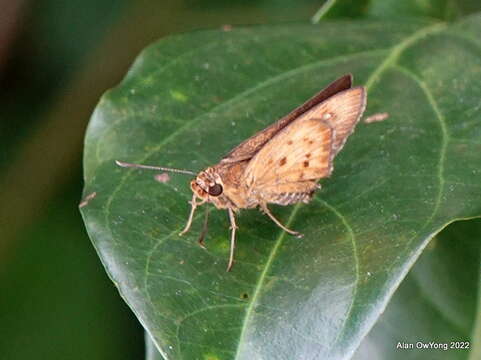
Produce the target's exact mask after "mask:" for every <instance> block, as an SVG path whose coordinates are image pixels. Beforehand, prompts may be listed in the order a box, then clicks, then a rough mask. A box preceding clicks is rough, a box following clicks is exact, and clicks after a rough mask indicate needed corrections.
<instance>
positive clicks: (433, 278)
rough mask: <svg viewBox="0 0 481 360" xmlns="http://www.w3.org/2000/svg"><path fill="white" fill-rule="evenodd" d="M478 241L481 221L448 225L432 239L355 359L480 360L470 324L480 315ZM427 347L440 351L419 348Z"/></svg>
mask: <svg viewBox="0 0 481 360" xmlns="http://www.w3.org/2000/svg"><path fill="white" fill-rule="evenodd" d="M480 237H481V221H480V220H476V221H474V220H473V221H462V222H458V223H455V224H453V225H450V226H449V227H448V228H447V229H446V230H444V231H443V232H442V233H441V234H440V235H439V236H437V237H436V238H435V239H433V240H432V241H431V242H430V243H429V245H428V246H427V248H426V250H425V251H424V253H423V254H422V256H421V257H420V258H419V260H418V261H417V262H416V265H415V266H414V267H413V268H412V269H411V271H410V272H409V274H408V276H407V277H406V279H405V280H404V281H403V282H402V284H401V286H400V287H399V289H398V290H397V291H396V293H395V294H394V296H393V298H392V299H391V301H390V302H389V305H388V307H387V309H386V311H385V312H384V314H383V315H382V316H381V318H380V319H379V321H378V322H377V323H376V325H375V326H374V328H373V329H372V330H371V332H370V333H369V335H368V336H367V337H366V338H365V339H364V340H363V342H362V344H361V346H360V347H359V349H358V350H357V352H356V355H355V356H354V359H355V360H363V359H366V360H367V359H369V360H372V359H392V360H397V359H403V360H404V359H425V358H426V357H428V356H430V357H433V358H435V359H436V360H443V359H446V360H457V359H468V358H469V359H479V355H480V353H479V351H480V348H479V345H480V344H479V341H480V340H481V336H480V335H481V334H480V333H477V334H476V333H475V332H474V331H475V330H474V329H475V328H476V324H475V323H474V321H475V319H476V311H478V312H480V310H481V297H480V298H477V293H478V291H479V285H480V282H479V281H480V271H479V270H480V268H481V242H480V241H479V239H480ZM480 326H481V318H479V319H478V324H477V327H478V329H481V328H480ZM478 331H479V330H478ZM476 339H477V341H478V343H476ZM430 342H434V343H436V344H441V345H437V346H438V348H437V349H425V348H423V347H422V345H425V344H427V345H428V346H429V345H430ZM452 342H454V343H453V344H452ZM419 343H421V344H419ZM410 344H412V346H413V348H412V349H411V348H409V346H410ZM433 346H434V345H433ZM476 351H477V355H476ZM374 354H376V356H374Z"/></svg>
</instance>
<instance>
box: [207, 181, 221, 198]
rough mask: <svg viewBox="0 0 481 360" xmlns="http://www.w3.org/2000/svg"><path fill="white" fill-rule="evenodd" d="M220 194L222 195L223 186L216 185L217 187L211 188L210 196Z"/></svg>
mask: <svg viewBox="0 0 481 360" xmlns="http://www.w3.org/2000/svg"><path fill="white" fill-rule="evenodd" d="M220 194H222V185H221V184H215V185H213V186H211V187H209V195H212V196H219V195H220Z"/></svg>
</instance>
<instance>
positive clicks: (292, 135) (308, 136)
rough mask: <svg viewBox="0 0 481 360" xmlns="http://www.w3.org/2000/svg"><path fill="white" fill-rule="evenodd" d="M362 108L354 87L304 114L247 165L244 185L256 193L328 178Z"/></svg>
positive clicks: (360, 96)
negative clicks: (285, 185) (334, 160)
mask: <svg viewBox="0 0 481 360" xmlns="http://www.w3.org/2000/svg"><path fill="white" fill-rule="evenodd" d="M364 107H365V91H364V89H363V88H362V87H357V88H352V89H349V90H345V91H342V92H340V93H338V94H336V95H334V96H332V97H330V98H329V99H327V100H325V101H324V102H322V103H320V104H318V105H316V106H315V107H313V108H312V109H310V110H308V111H306V112H305V113H304V114H302V115H301V116H299V117H298V118H297V119H296V120H294V121H293V122H292V123H291V124H289V125H288V126H286V127H285V128H283V129H282V130H281V131H279V132H278V133H277V134H276V135H275V136H274V137H273V138H272V139H271V140H270V141H269V142H267V143H266V144H265V145H264V146H263V147H262V148H261V149H260V150H259V151H258V152H257V154H256V155H254V157H253V158H252V159H251V160H250V161H249V164H248V165H247V167H246V170H245V173H244V179H245V181H246V184H247V185H248V186H249V187H250V188H252V189H254V188H255V189H257V190H258V191H259V190H262V188H263V187H269V188H272V186H273V185H279V184H286V183H294V182H303V181H312V180H314V181H315V180H317V179H320V178H324V177H327V176H329V175H330V174H331V171H332V161H333V158H334V156H335V155H336V154H337V152H338V151H339V150H340V148H341V147H342V146H343V144H344V142H345V140H346V138H347V137H348V136H349V134H351V133H352V131H353V129H354V126H355V125H356V123H357V122H358V121H359V118H360V117H361V115H362V112H363V111H364Z"/></svg>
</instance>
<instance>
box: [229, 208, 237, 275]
mask: <svg viewBox="0 0 481 360" xmlns="http://www.w3.org/2000/svg"><path fill="white" fill-rule="evenodd" d="M227 210H228V212H229V220H230V229H231V235H230V254H229V264H228V265H227V271H230V270H231V269H232V265H234V249H235V231H236V229H237V224H236V223H235V215H234V210H232V209H231V208H229V209H227Z"/></svg>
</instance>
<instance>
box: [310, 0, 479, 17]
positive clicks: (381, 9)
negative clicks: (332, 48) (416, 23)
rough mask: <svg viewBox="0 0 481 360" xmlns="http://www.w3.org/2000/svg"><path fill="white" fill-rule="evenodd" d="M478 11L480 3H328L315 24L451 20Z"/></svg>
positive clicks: (345, 0)
mask: <svg viewBox="0 0 481 360" xmlns="http://www.w3.org/2000/svg"><path fill="white" fill-rule="evenodd" d="M477 11H481V4H480V3H479V1H478V0H402V1H399V0H327V1H325V2H324V4H323V5H322V6H321V7H320V9H319V11H317V13H316V14H315V15H314V17H313V21H314V22H315V23H317V22H319V21H320V20H321V19H338V18H361V17H371V18H378V19H399V18H400V17H429V18H433V19H439V20H445V21H448V20H453V19H455V18H458V17H461V16H463V15H468V14H472V13H474V12H477Z"/></svg>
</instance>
